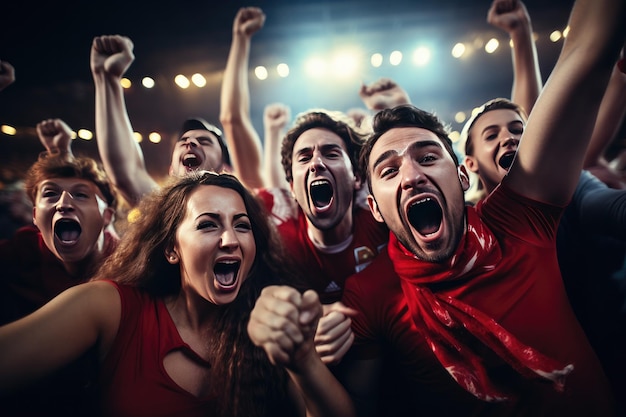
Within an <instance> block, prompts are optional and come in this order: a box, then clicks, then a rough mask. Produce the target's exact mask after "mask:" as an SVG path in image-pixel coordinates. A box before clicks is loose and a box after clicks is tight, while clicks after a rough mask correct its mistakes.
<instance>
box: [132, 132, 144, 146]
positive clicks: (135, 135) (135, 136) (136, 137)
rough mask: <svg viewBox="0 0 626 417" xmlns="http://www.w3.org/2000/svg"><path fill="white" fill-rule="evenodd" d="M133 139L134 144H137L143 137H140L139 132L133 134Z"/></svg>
mask: <svg viewBox="0 0 626 417" xmlns="http://www.w3.org/2000/svg"><path fill="white" fill-rule="evenodd" d="M133 137H134V138H135V142H137V143H141V141H142V140H143V136H141V133H139V132H133Z"/></svg>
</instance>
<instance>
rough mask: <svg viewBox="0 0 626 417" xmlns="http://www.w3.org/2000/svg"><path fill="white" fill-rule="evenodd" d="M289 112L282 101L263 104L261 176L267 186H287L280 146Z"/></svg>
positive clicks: (289, 115)
mask: <svg viewBox="0 0 626 417" xmlns="http://www.w3.org/2000/svg"><path fill="white" fill-rule="evenodd" d="M290 117H291V112H290V110H289V107H288V106H286V105H285V104H282V103H272V104H268V105H267V106H265V110H264V112H263V129H264V131H265V137H264V142H263V177H264V185H265V186H266V187H267V188H287V189H288V188H289V184H288V183H287V180H286V179H285V171H284V170H283V166H282V163H281V156H280V146H281V142H282V138H283V134H284V133H285V127H286V126H287V123H288V122H289V119H290Z"/></svg>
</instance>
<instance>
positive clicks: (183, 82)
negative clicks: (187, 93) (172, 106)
mask: <svg viewBox="0 0 626 417" xmlns="http://www.w3.org/2000/svg"><path fill="white" fill-rule="evenodd" d="M174 82H175V83H176V85H177V86H179V87H180V88H189V85H190V84H191V83H190V82H189V79H188V78H187V77H185V76H184V75H182V74H178V75H177V76H176V77H175V78H174Z"/></svg>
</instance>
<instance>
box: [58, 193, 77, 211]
mask: <svg viewBox="0 0 626 417" xmlns="http://www.w3.org/2000/svg"><path fill="white" fill-rule="evenodd" d="M73 200H74V198H73V197H72V194H70V193H69V192H67V191H63V192H61V196H60V197H59V201H58V202H57V205H56V210H57V211H59V212H66V211H69V210H73V209H74V206H73V205H72V203H73Z"/></svg>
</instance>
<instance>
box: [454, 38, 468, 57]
mask: <svg viewBox="0 0 626 417" xmlns="http://www.w3.org/2000/svg"><path fill="white" fill-rule="evenodd" d="M464 53H465V44H464V43H461V42H459V43H457V44H456V45H454V47H453V48H452V56H453V57H455V58H461V57H462V56H463V54H464Z"/></svg>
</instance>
